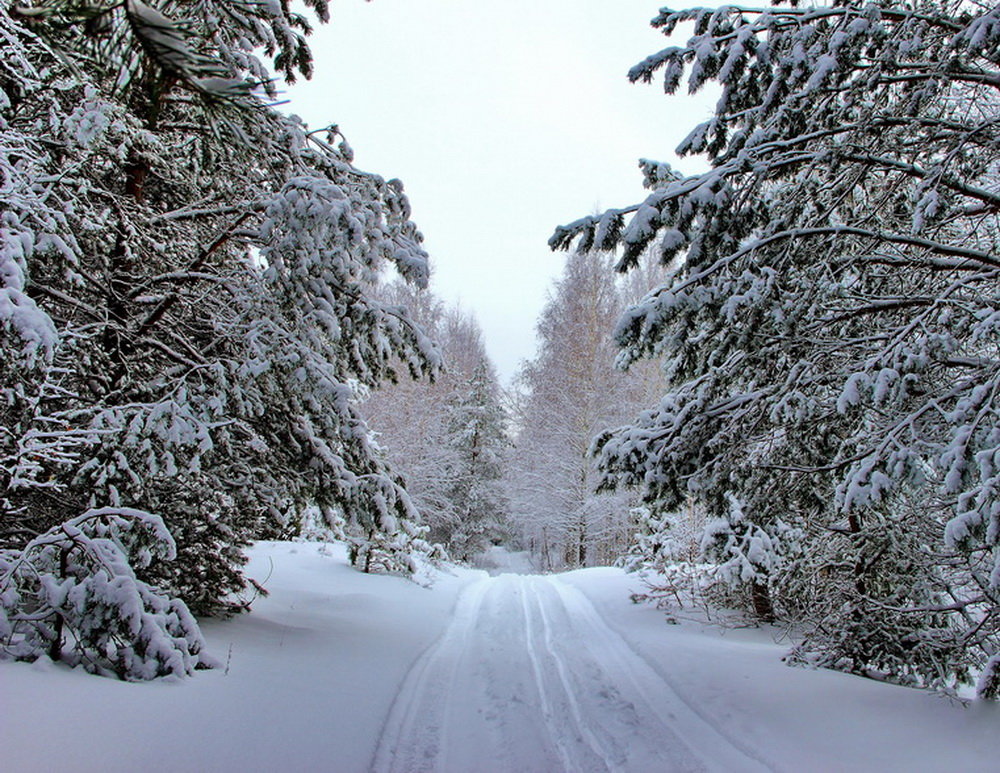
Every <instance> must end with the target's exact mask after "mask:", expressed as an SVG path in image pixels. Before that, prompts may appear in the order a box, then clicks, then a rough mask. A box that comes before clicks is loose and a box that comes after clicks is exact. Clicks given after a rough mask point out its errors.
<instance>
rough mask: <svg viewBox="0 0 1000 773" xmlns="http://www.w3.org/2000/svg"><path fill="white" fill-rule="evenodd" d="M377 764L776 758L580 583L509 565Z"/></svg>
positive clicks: (423, 684)
mask: <svg viewBox="0 0 1000 773" xmlns="http://www.w3.org/2000/svg"><path fill="white" fill-rule="evenodd" d="M372 769H373V771H377V772H378V773H382V772H383V771H386V772H391V773H416V772H417V771H463V770H466V771H471V770H477V771H512V772H513V771H527V770H545V771H560V770H564V771H666V770H670V771H701V770H720V771H733V770H740V771H757V770H767V769H768V768H767V767H766V766H765V765H763V764H762V763H761V762H760V761H759V760H758V759H757V758H756V757H755V756H754V754H753V752H752V751H751V750H749V749H746V748H741V746H740V745H739V743H738V742H736V741H734V740H733V739H731V738H729V737H727V735H726V734H725V732H724V730H723V729H722V728H719V727H716V726H713V725H712V724H711V723H710V722H708V721H706V720H705V719H703V718H702V717H701V716H699V714H698V713H697V711H696V709H695V708H694V707H693V706H691V705H689V704H688V703H687V702H686V701H685V700H684V698H683V697H682V696H681V695H678V694H677V692H675V690H674V689H672V688H671V686H670V685H668V684H667V683H666V682H665V681H664V680H663V679H662V678H661V677H660V676H658V675H657V673H656V672H655V671H654V670H653V669H652V668H651V667H650V666H649V664H647V663H646V662H645V661H644V660H643V659H642V658H641V657H640V656H639V655H638V654H636V652H635V651H634V650H633V649H632V648H631V647H630V646H629V645H628V644H627V643H626V642H625V640H624V639H622V638H621V637H620V636H619V635H618V634H617V633H615V632H614V631H613V630H612V629H611V628H609V627H608V625H607V624H606V623H605V622H604V620H603V619H602V618H601V616H600V615H599V614H598V612H597V611H596V610H595V609H594V607H593V605H592V604H591V603H590V601H588V600H587V598H586V597H585V596H584V595H583V594H582V593H581V592H580V591H579V590H577V589H576V588H574V587H572V586H570V585H567V584H565V583H563V582H560V581H559V580H558V579H555V578H551V577H539V576H515V575H502V576H500V577H494V578H490V579H486V580H481V581H479V582H477V583H475V584H473V585H471V586H469V587H468V588H467V589H466V590H465V591H464V593H463V594H462V596H461V598H460V599H459V601H458V604H457V606H456V609H455V614H454V617H453V619H452V622H451V624H450V625H449V627H448V629H447V630H446V631H445V633H444V635H443V636H442V637H441V638H440V639H439V640H438V641H437V642H436V643H435V644H434V645H433V646H432V647H430V649H428V650H427V651H426V652H425V653H424V654H423V655H422V656H421V657H420V659H419V660H418V661H417V662H416V664H415V665H414V667H413V668H412V669H411V671H410V672H409V674H408V675H407V677H406V680H405V682H404V683H403V685H402V688H401V689H400V692H399V694H398V695H397V697H396V701H395V703H394V705H393V708H392V710H391V712H390V715H389V719H388V721H387V723H386V726H385V729H384V730H383V732H382V735H381V737H380V739H379V744H378V749H377V752H376V755H375V759H374V762H373V766H372Z"/></svg>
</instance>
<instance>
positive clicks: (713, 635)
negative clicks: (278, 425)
mask: <svg viewBox="0 0 1000 773" xmlns="http://www.w3.org/2000/svg"><path fill="white" fill-rule="evenodd" d="M249 568H250V573H251V575H252V576H254V577H255V578H257V579H258V580H262V581H265V580H266V585H267V587H268V589H269V590H270V591H271V595H270V596H269V597H268V598H264V599H259V600H258V601H257V602H256V604H255V605H254V609H253V611H252V612H251V613H250V614H248V615H244V616H242V617H237V618H234V619H232V620H229V621H220V622H208V623H205V624H204V626H203V630H204V633H205V636H206V639H207V641H208V644H209V651H210V652H211V654H212V655H214V656H215V657H216V658H217V659H219V660H220V661H222V662H223V664H224V666H223V667H222V668H219V669H217V670H214V671H207V672H199V673H198V674H197V675H196V676H194V677H192V678H190V679H184V680H180V679H175V680H159V681H156V682H152V683H143V684H137V683H122V682H116V681H114V680H110V679H99V678H96V677H93V676H89V675H87V674H85V673H83V672H81V671H70V670H67V669H65V668H63V667H61V666H55V665H53V664H51V663H48V664H42V663H39V664H35V665H25V664H9V663H8V664H0V749H2V750H3V752H2V753H3V760H4V763H3V769H4V770H11V771H18V772H19V773H20V772H22V771H23V772H24V773H36V772H37V773H41V772H42V771H45V772H46V773H58V772H59V771H73V772H74V773H76V772H77V771H79V772H80V773H87V772H88V771H102V772H106V773H126V772H128V773H131V772H133V771H144V772H149V773H156V772H158V771H171V772H172V773H173V772H177V773H186V772H187V771H191V772H192V773H193V772H194V771H213V772H217V773H229V772H230V771H232V772H233V773H237V772H238V773H254V772H256V771H261V772H262V773H263V772H264V771H282V772H285V771H288V772H294V771H332V772H333V773H354V772H355V771H357V772H358V773H360V772H361V771H377V773H383V771H385V772H386V773H389V772H391V771H406V772H407V773H409V772H410V771H413V772H414V773H418V772H419V771H448V772H449V773H451V772H452V771H455V772H460V773H464V772H466V771H475V772H476V773H492V772H493V771H512V770H516V771H521V772H524V773H535V772H537V773H548V772H549V771H553V772H554V771H574V773H576V772H577V771H605V770H610V771H643V773H645V772H646V771H650V772H655V771H696V770H725V771H755V770H767V769H773V770H779V771H795V772H798V771H806V772H807V773H813V772H817V773H826V772H827V771H829V772H831V773H833V772H834V771H878V772H879V773H881V772H882V771H908V772H909V771H942V772H943V771H949V772H951V771H963V773H965V772H969V773H975V772H977V771H982V772H983V773H986V772H987V771H996V770H997V769H998V768H1000V765H998V763H997V744H996V735H997V730H998V729H1000V712H998V711H997V708H996V707H993V706H984V705H975V706H972V707H970V708H964V707H962V706H960V705H958V704H955V703H952V702H951V701H948V700H945V699H942V698H938V697H936V696H933V695H929V694H926V693H921V692H917V691H914V690H908V689H904V688H897V687H892V686H887V685H883V684H878V683H875V682H871V681H868V680H864V679H860V678H856V677H851V676H848V675H845V674H839V673H833V672H827V671H808V670H803V669H792V668H788V667H786V666H784V665H783V664H782V663H781V661H780V658H781V655H782V653H783V652H784V651H785V650H786V649H787V642H777V643H776V642H775V641H774V636H775V634H774V632H772V631H768V630H763V629H761V630H728V631H722V632H720V631H719V630H718V629H716V628H714V627H712V626H708V625H703V624H700V623H694V622H682V623H681V624H680V625H672V626H671V625H666V624H665V623H664V619H663V614H662V613H660V612H658V611H657V610H655V609H653V608H652V607H650V606H648V605H639V606H637V605H633V604H631V603H630V602H629V600H628V594H629V591H630V590H634V589H635V586H636V580H635V578H634V577H631V576H628V575H625V574H624V573H622V572H621V571H620V570H617V569H586V570H580V571H577V572H571V573H568V574H564V575H559V576H557V577H553V576H549V577H539V576H516V575H510V574H507V575H501V576H498V577H493V578H487V577H486V575H485V573H483V572H477V571H472V570H462V569H456V570H453V571H454V573H453V574H444V573H436V574H435V575H434V576H433V586H432V587H431V588H425V587H421V586H419V585H418V584H416V583H413V582H410V581H407V580H404V579H401V578H398V577H386V576H369V575H363V574H360V573H358V572H356V571H354V570H353V569H351V568H350V567H349V566H348V565H347V560H346V555H345V551H344V550H343V548H342V547H341V546H330V547H328V546H324V545H319V544H297V543H262V544H260V545H258V546H256V547H255V548H254V550H253V551H252V560H251V564H250V567H249Z"/></svg>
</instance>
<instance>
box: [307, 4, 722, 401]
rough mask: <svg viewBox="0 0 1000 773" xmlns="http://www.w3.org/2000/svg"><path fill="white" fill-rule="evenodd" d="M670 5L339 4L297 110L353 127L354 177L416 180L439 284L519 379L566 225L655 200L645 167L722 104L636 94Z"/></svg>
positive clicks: (413, 197) (323, 32)
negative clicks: (642, 162) (639, 68)
mask: <svg viewBox="0 0 1000 773" xmlns="http://www.w3.org/2000/svg"><path fill="white" fill-rule="evenodd" d="M658 8H659V2H658V0H504V1H503V2H494V3H490V2H483V1H482V0H374V2H371V3H366V2H362V0H333V2H332V3H331V12H332V17H333V18H332V20H331V23H330V24H329V25H325V26H323V27H319V28H317V30H316V34H315V35H314V36H313V40H312V47H313V51H314V53H315V55H316V73H315V75H314V77H313V79H312V81H311V82H305V83H301V84H297V85H296V86H295V87H293V88H292V89H291V91H290V94H289V96H290V97H291V100H292V102H291V105H290V106H289V107H288V108H287V109H289V110H291V111H292V112H295V113H298V114H299V115H301V116H302V117H303V118H305V119H306V120H307V121H308V122H309V124H310V126H312V127H314V128H318V127H320V126H324V125H326V124H329V123H337V124H339V125H340V127H341V129H342V131H343V132H344V134H345V135H346V136H347V138H348V140H349V141H350V143H351V145H352V146H353V147H354V150H355V154H356V158H355V163H356V164H357V165H358V166H359V167H360V168H362V169H365V170H367V171H372V172H376V173H378V174H380V175H382V176H384V177H386V178H389V177H399V178H400V179H402V180H403V182H404V184H405V186H406V191H407V193H408V195H409V197H410V201H411V203H412V205H413V214H414V220H415V221H416V222H417V224H418V225H419V226H420V229H421V231H423V233H424V236H425V237H426V242H425V246H426V247H427V250H428V251H429V252H430V254H431V258H432V260H433V266H434V277H433V280H432V288H433V289H434V291H435V292H436V293H437V294H438V295H439V296H440V297H442V298H443V299H445V300H447V301H451V302H460V303H461V304H462V306H463V307H464V308H466V309H467V310H471V311H473V312H474V313H475V314H476V316H477V317H478V319H479V322H480V324H481V325H482V327H483V331H484V334H485V337H486V343H487V348H488V350H489V352H490V355H491V356H492V357H493V359H494V362H495V363H496V365H497V367H498V370H499V372H500V375H501V377H502V379H503V380H504V381H505V382H506V381H508V380H509V379H510V377H511V376H512V375H513V374H514V372H515V371H516V370H517V367H518V365H519V363H520V361H521V360H524V359H527V358H530V357H531V356H532V355H533V353H534V349H535V320H536V318H537V316H538V313H539V312H540V310H541V308H542V305H543V304H544V302H545V298H546V293H547V291H548V289H549V288H550V287H551V283H552V281H553V279H554V278H556V277H557V276H558V275H559V273H560V271H561V268H562V262H563V260H564V256H563V255H562V254H560V253H552V252H550V251H549V249H548V247H547V245H546V242H547V240H548V238H549V236H550V235H551V233H552V230H553V228H554V227H555V226H557V225H559V224H561V223H567V222H570V221H572V220H575V219H577V218H578V217H581V216H583V215H587V214H590V213H591V212H592V211H594V210H596V209H597V208H606V207H612V206H622V205H626V204H631V203H634V202H635V201H638V200H640V199H641V198H642V197H643V195H644V193H643V189H642V185H641V175H640V174H639V171H638V169H637V166H636V162H637V160H638V159H639V158H643V157H648V158H656V159H658V160H669V161H671V162H673V161H674V159H673V154H672V150H673V149H674V148H675V147H676V146H677V144H678V143H679V142H680V140H681V139H683V137H684V136H685V135H686V134H687V133H688V131H689V130H690V129H691V128H693V126H694V125H695V124H696V123H698V122H700V121H702V120H704V119H705V118H706V117H708V114H709V112H710V105H708V104H706V102H705V100H699V101H698V102H695V101H692V100H689V99H683V98H674V97H671V98H667V97H665V96H664V95H663V92H662V89H661V88H660V87H659V86H658V85H653V86H643V85H638V84H637V85H631V84H629V82H628V80H627V78H626V73H627V72H628V69H629V68H630V67H631V66H632V65H633V64H635V63H636V62H638V61H640V60H642V59H643V58H645V57H646V56H647V55H649V54H651V53H653V52H654V51H657V50H659V49H660V48H662V47H664V45H666V44H667V43H666V39H665V38H664V37H663V36H662V35H661V34H660V33H658V32H656V31H655V30H653V29H651V28H650V27H649V20H650V19H651V18H652V17H653V16H654V15H655V14H656V12H657V9H658Z"/></svg>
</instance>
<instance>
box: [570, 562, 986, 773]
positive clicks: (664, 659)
mask: <svg viewBox="0 0 1000 773" xmlns="http://www.w3.org/2000/svg"><path fill="white" fill-rule="evenodd" d="M561 579H562V580H563V581H564V582H567V583H569V584H571V585H573V586H575V587H577V588H578V589H580V590H582V591H583V592H584V594H585V595H586V596H587V597H588V598H589V599H590V601H591V603H593V604H594V606H595V607H596V608H597V610H598V611H599V612H600V613H601V615H602V616H603V617H604V619H605V621H606V623H607V624H608V625H609V626H610V627H611V628H612V629H613V630H614V631H616V632H617V633H618V634H619V635H620V636H622V638H624V639H625V640H626V641H627V642H628V643H629V644H630V645H631V646H632V648H633V649H634V650H635V651H636V653H637V654H639V655H640V656H641V657H642V658H643V659H645V660H646V661H647V662H648V663H649V664H650V665H651V666H652V667H653V669H654V670H655V671H656V672H657V673H658V674H659V675H660V676H661V677H662V678H663V679H664V680H665V681H666V682H667V683H668V684H669V685H670V686H671V687H673V688H674V690H675V691H676V692H677V693H678V694H679V695H680V696H682V697H684V698H685V699H686V702H687V703H688V705H689V706H690V707H691V710H692V711H694V712H696V713H698V714H699V715H700V716H701V717H702V718H703V719H705V720H706V721H707V722H708V723H709V724H711V725H713V726H715V727H717V728H719V729H720V730H721V731H722V732H723V733H724V734H725V735H726V736H727V737H729V738H730V740H731V741H733V742H734V743H735V744H736V745H738V746H741V747H746V748H749V749H752V750H753V751H754V752H755V753H756V754H757V756H759V757H760V758H762V759H763V760H764V761H765V763H767V764H768V765H769V766H770V767H772V768H774V769H775V770H785V771H811V772H813V773H820V772H825V771H878V772H879V773H887V772H888V771H901V772H902V771H906V772H907V773H912V771H921V773H930V772H931V771H941V772H942V773H944V772H945V771H947V772H948V773H952V772H953V771H957V770H961V771H964V772H965V773H971V772H972V771H982V772H983V773H986V771H996V770H998V764H1000V763H998V761H997V742H996V736H997V732H998V730H1000V707H998V706H995V705H984V704H974V705H972V706H968V707H967V706H964V705H963V704H960V703H957V702H953V701H950V700H948V699H946V698H942V697H939V696H937V695H934V694H930V693H926V692H920V691H917V690H912V689H909V688H905V687H896V686H894V685H887V684H881V683H878V682H874V681H871V680H869V679H863V678H861V677H857V676H852V675H849V674H842V673H837V672H833V671H825V670H819V671H812V670H807V669H802V668H790V667H788V666H786V665H784V664H783V663H782V662H781V658H782V656H783V655H784V654H785V653H786V652H787V651H788V648H789V643H788V642H787V641H777V640H778V639H779V638H780V636H781V632H780V631H779V630H778V629H776V628H770V627H765V628H757V629H745V628H743V629H721V630H720V629H719V628H716V627H714V626H710V625H705V624H701V623H696V622H690V621H685V620H682V621H681V622H680V623H679V624H677V625H668V624H666V623H665V622H664V617H665V616H664V614H663V613H662V612H659V611H657V610H656V609H655V608H653V607H652V606H650V605H648V604H638V605H636V604H631V603H629V602H628V601H627V599H628V597H629V594H630V593H632V592H635V591H641V590H642V588H641V587H640V586H641V583H640V582H639V581H638V580H637V579H636V578H635V577H632V576H629V575H626V574H624V573H623V572H622V571H621V570H618V569H584V570H580V571H576V572H570V573H567V574H564V575H562V576H561Z"/></svg>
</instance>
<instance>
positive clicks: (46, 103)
mask: <svg viewBox="0 0 1000 773" xmlns="http://www.w3.org/2000/svg"><path fill="white" fill-rule="evenodd" d="M308 5H311V6H312V8H313V9H314V10H315V11H316V13H317V15H318V16H319V18H320V19H321V20H325V18H326V5H325V3H323V2H320V1H319V0H316V2H312V3H309V4H308ZM185 14H193V17H192V18H186V17H185ZM308 27H309V25H308V23H307V21H306V19H305V17H303V16H301V15H299V14H298V13H295V12H293V11H291V10H290V9H289V8H288V7H287V6H283V5H277V4H266V3H257V2H239V1H237V2H225V3H223V2H216V1H215V0H204V1H203V2H199V3H197V6H196V7H193V6H190V5H188V4H179V3H174V2H164V3H161V4H157V5H156V6H155V7H154V6H153V5H149V4H146V3H143V2H141V0H128V2H126V3H121V4H114V5H111V6H107V5H98V4H90V3H86V2H79V3H64V2H37V3H33V4H24V5H23V6H21V5H19V6H18V7H17V8H15V9H14V10H13V11H12V12H11V13H10V14H8V13H4V14H0V30H2V34H3V37H4V41H5V43H4V57H3V58H2V61H0V132H2V138H3V146H2V148H0V153H2V154H3V155H2V164H3V169H4V175H5V177H4V180H5V185H4V187H3V189H2V196H3V215H2V217H3V227H2V229H0V260H2V267H3V270H2V272H0V335H2V337H3V346H4V357H3V358H2V360H0V363H2V364H0V368H2V369H3V375H4V378H5V381H4V383H3V384H2V389H3V401H2V405H3V407H2V408H0V411H2V416H3V432H0V509H2V525H0V530H2V538H3V544H4V545H5V546H7V547H11V548H21V547H23V546H24V545H25V544H26V543H27V542H28V541H29V540H30V539H32V538H33V537H34V536H35V535H38V534H40V533H42V532H45V531H47V530H48V529H50V528H52V527H53V526H55V525H57V524H59V523H61V522H63V521H65V520H67V519H68V518H71V517H74V516H75V515H76V514H77V513H79V512H82V511H84V510H86V509H87V508H89V507H95V506H105V505H109V506H116V507H117V506H128V507H135V508H139V509H141V510H143V511H147V512H151V513H155V514H157V515H159V516H162V518H163V520H164V521H165V522H166V524H167V526H168V528H169V529H170V530H171V532H172V533H173V534H174V537H175V539H176V542H177V556H178V557H177V560H176V561H175V562H173V563H171V564H168V563H164V562H159V561H154V562H152V563H150V564H149V566H147V567H141V568H138V572H139V575H140V577H141V578H142V579H144V580H148V581H155V582H157V583H159V584H162V585H163V586H164V587H165V588H166V589H167V590H168V591H170V592H172V593H179V594H180V595H181V597H183V598H184V599H186V600H187V601H189V602H190V605H191V607H192V609H193V610H195V611H197V612H212V611H224V610H227V609H232V608H235V607H238V606H239V605H240V604H241V602H240V600H239V599H238V597H237V596H236V595H235V594H238V593H239V591H240V590H241V589H242V588H243V587H244V582H245V581H244V579H243V577H242V575H241V573H240V566H241V565H242V563H243V560H244V559H243V557H242V554H241V552H240V550H239V548H240V546H241V545H243V544H245V543H246V541H247V540H248V539H251V538H254V537H258V536H263V535H266V534H277V533H281V532H282V531H283V530H285V531H287V530H289V529H294V528H295V524H296V522H297V519H298V517H299V515H300V514H301V512H302V511H303V509H304V508H305V507H307V506H312V505H318V506H319V507H320V508H322V510H323V511H325V512H334V511H337V512H340V513H343V514H345V515H346V517H347V519H348V520H350V521H351V522H352V523H354V524H355V525H356V527H357V529H358V530H359V531H362V532H364V534H365V535H366V539H370V540H374V541H375V542H379V543H380V544H383V545H384V546H385V547H387V548H389V554H390V555H391V554H394V553H395V552H396V551H397V549H398V550H405V549H406V545H407V543H408V542H411V541H412V540H411V539H410V537H409V536H404V537H402V538H399V539H397V536H398V535H400V534H403V535H409V534H410V533H411V532H415V527H414V526H412V524H411V522H412V519H413V517H414V512H413V509H412V506H411V504H410V502H409V499H408V497H407V496H406V494H405V492H404V491H403V490H402V488H401V486H400V483H399V480H398V479H397V477H396V476H395V475H394V474H393V473H392V472H391V471H390V470H389V468H388V467H387V466H386V464H385V463H384V461H383V459H382V457H381V455H380V453H379V451H378V450H377V449H376V448H375V446H374V445H373V444H372V442H371V438H370V433H369V432H368V430H367V427H366V426H365V424H364V422H363V421H362V419H361V417H360V414H359V413H358V411H357V407H356V400H355V398H356V394H357V392H358V391H359V390H363V389H365V388H371V387H374V386H376V385H377V384H378V383H379V382H381V381H382V380H384V379H387V378H393V377H395V375H396V370H397V368H398V367H399V363H402V366H403V367H405V368H407V369H408V370H410V371H412V372H414V373H420V372H424V371H426V370H428V369H432V368H434V367H435V366H436V363H437V354H436V352H435V350H434V348H433V346H432V344H431V343H430V341H429V340H428V339H427V338H426V336H424V335H423V333H422V332H421V331H420V330H419V328H418V327H417V326H416V325H415V324H414V323H413V322H412V320H411V319H410V318H409V316H408V314H407V312H406V311H405V310H404V309H400V308H397V307H393V306H389V305H386V304H383V303H381V302H379V301H377V300H375V299H374V297H373V295H372V292H371V291H372V288H373V287H374V285H375V283H376V281H377V279H378V276H379V273H380V271H381V269H382V267H383V266H384V265H387V264H391V265H393V266H395V267H396V269H397V270H398V272H399V273H400V274H401V275H402V276H403V277H404V278H405V279H406V280H408V281H412V282H414V283H416V284H426V281H427V273H428V272H427V256H426V254H425V253H424V251H423V249H422V248H421V247H420V241H421V237H420V234H419V233H418V232H417V230H416V228H415V226H414V225H413V224H412V223H411V222H410V221H409V219H408V218H409V206H408V203H407V200H406V198H405V195H404V194H403V193H402V189H401V186H400V185H399V183H398V181H388V182H387V181H385V180H383V179H382V178H380V177H378V176H376V175H372V174H368V173H365V172H362V171H360V170H358V169H357V168H356V167H354V166H353V164H352V163H351V159H352V154H351V151H350V148H349V147H348V146H347V145H346V143H345V142H339V144H338V143H337V140H338V135H337V132H336V130H335V129H334V130H331V131H330V132H329V133H328V138H327V139H328V140H329V141H325V140H323V139H322V138H320V137H319V136H317V135H316V133H313V132H309V131H307V130H306V128H305V127H304V126H303V125H302V124H301V123H300V122H299V121H298V120H297V119H295V118H288V117H285V116H283V115H281V114H280V113H278V112H276V111H274V110H272V109H270V108H269V107H267V105H266V104H265V103H264V102H263V101H262V100H261V99H260V98H258V97H256V96H254V94H253V93H252V92H253V89H254V88H255V87H256V86H257V85H258V84H259V85H260V88H261V89H263V90H264V91H268V90H272V89H273V87H274V85H273V83H272V81H271V79H270V76H269V75H268V74H267V70H266V67H265V65H264V64H263V63H262V62H261V61H260V60H259V59H258V55H257V54H258V52H259V51H260V50H263V51H265V52H266V53H268V54H271V55H274V57H275V65H276V67H277V68H278V69H279V70H280V71H281V72H282V73H283V74H284V75H285V76H286V77H289V78H290V77H292V76H293V75H294V74H295V73H296V72H298V73H302V74H307V75H308V73H309V69H310V60H309V53H308V48H307V46H306V45H305V42H304V38H303V34H304V33H305V32H307V31H308ZM411 536H412V535H411ZM401 563H403V564H405V558H403V559H401Z"/></svg>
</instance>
